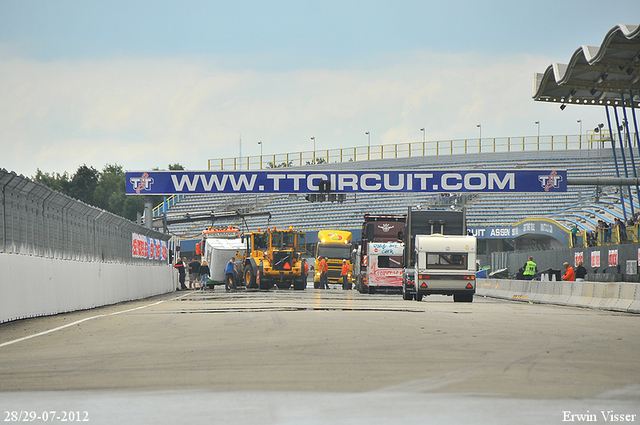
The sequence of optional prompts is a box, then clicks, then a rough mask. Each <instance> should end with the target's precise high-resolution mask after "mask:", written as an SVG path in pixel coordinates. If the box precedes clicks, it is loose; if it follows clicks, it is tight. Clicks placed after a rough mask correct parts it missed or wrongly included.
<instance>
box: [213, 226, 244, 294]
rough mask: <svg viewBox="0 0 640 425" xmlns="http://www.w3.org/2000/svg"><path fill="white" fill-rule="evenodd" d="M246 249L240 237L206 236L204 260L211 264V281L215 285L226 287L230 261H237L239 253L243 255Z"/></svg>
mask: <svg viewBox="0 0 640 425" xmlns="http://www.w3.org/2000/svg"><path fill="white" fill-rule="evenodd" d="M245 249H246V246H245V244H244V243H243V242H242V239H241V238H240V237H237V238H216V237H212V236H205V239H204V250H203V251H204V253H203V259H205V260H207V263H209V269H211V275H210V276H209V279H211V280H212V281H213V285H224V279H225V274H224V269H225V267H226V265H227V263H228V262H229V260H230V259H232V258H233V259H235V258H236V255H237V254H238V253H240V254H243V253H244V250H245ZM209 284H211V283H209Z"/></svg>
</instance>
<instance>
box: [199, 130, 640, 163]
mask: <svg viewBox="0 0 640 425" xmlns="http://www.w3.org/2000/svg"><path fill="white" fill-rule="evenodd" d="M632 138H633V142H632V145H633V146H635V145H636V144H637V143H636V140H637V137H636V135H635V134H633V135H632ZM615 140H616V137H615V136H614V141H615ZM610 141H611V139H610V137H609V134H608V132H599V133H594V132H588V133H587V134H586V135H582V134H581V135H564V136H525V137H502V138H483V139H479V138H476V139H460V140H438V141H423V142H407V143H396V144H390V145H374V146H357V147H353V148H341V149H320V150H315V151H303V152H296V153H283V154H272V155H255V156H248V157H243V158H220V159H209V160H208V161H207V168H208V169H209V170H221V171H224V170H261V169H265V168H280V167H298V166H303V165H313V164H326V163H342V162H350V161H366V160H375V159H392V158H410V157H414V156H432V155H458V154H467V153H497V152H523V151H537V150H570V149H572V150H574V149H597V148H611V142H610ZM625 143H626V142H625Z"/></svg>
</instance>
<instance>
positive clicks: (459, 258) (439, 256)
mask: <svg viewBox="0 0 640 425" xmlns="http://www.w3.org/2000/svg"><path fill="white" fill-rule="evenodd" d="M426 256H427V264H426V268H427V269H460V270H466V268H467V254H452V253H448V252H447V253H445V252H441V253H435V252H430V253H427V254H426Z"/></svg>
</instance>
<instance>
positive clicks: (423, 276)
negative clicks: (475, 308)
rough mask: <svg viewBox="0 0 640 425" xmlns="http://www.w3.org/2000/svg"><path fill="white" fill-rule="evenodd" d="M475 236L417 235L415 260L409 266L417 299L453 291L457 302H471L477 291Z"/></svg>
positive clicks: (420, 299) (407, 271)
mask: <svg viewBox="0 0 640 425" xmlns="http://www.w3.org/2000/svg"><path fill="white" fill-rule="evenodd" d="M476 245H477V240H476V237H475V236H458V235H441V234H438V233H435V234H432V235H417V236H416V237H415V253H416V263H415V267H414V268H413V269H412V270H406V272H405V273H408V274H409V276H406V277H405V279H407V278H408V279H411V280H413V283H414V285H415V299H416V300H417V301H422V297H423V296H424V295H431V294H443V295H453V300H454V301H455V302H472V301H473V294H474V293H475V292H476V281H475V272H476Z"/></svg>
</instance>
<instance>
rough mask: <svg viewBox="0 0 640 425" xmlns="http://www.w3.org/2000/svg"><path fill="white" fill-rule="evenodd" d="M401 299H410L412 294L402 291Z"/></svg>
mask: <svg viewBox="0 0 640 425" xmlns="http://www.w3.org/2000/svg"><path fill="white" fill-rule="evenodd" d="M402 299H403V300H405V301H411V300H412V299H413V294H408V293H406V292H405V291H402Z"/></svg>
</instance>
